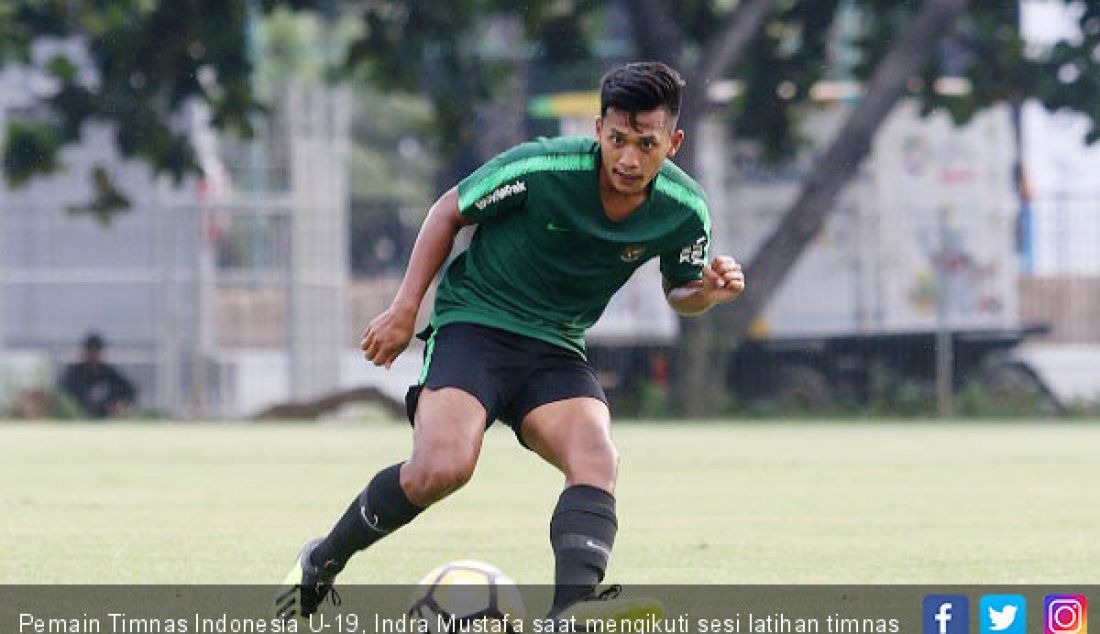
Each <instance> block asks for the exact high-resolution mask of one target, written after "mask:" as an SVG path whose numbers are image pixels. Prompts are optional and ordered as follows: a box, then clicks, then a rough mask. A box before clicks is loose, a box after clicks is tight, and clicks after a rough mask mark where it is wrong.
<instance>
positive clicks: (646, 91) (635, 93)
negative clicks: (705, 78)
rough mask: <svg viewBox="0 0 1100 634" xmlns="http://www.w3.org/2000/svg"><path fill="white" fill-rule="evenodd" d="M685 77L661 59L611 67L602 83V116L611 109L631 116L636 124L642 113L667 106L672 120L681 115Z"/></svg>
mask: <svg viewBox="0 0 1100 634" xmlns="http://www.w3.org/2000/svg"><path fill="white" fill-rule="evenodd" d="M683 87H684V79H683V77H681V76H680V73H678V72H676V71H675V70H674V69H673V68H671V67H670V66H667V65H665V64H662V63H661V62H633V63H630V64H624V65H623V66H619V67H616V68H613V69H611V70H610V71H609V72H608V73H607V74H606V75H604V76H603V81H601V82H600V116H601V117H603V116H606V115H607V110H608V108H614V109H616V110H621V111H623V112H625V113H627V114H628V115H630V123H631V125H634V123H635V119H636V117H637V115H638V113H639V112H649V111H650V110H656V109H657V108H661V107H664V108H667V109H668V112H669V114H671V115H672V120H673V121H675V120H676V119H677V118H678V117H679V116H680V106H681V104H682V101H683V90H682V89H683Z"/></svg>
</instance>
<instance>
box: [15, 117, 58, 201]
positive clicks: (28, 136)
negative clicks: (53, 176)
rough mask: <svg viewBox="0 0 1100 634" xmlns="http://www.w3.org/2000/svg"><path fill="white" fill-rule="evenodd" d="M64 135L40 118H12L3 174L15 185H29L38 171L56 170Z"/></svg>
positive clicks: (49, 171) (40, 172) (44, 172)
mask: <svg viewBox="0 0 1100 634" xmlns="http://www.w3.org/2000/svg"><path fill="white" fill-rule="evenodd" d="M60 148H61V136H60V135H59V134H58V132H57V130H56V129H55V128H54V127H53V126H51V125H49V124H48V123H44V122H41V121H18V120H17V121H12V122H11V123H9V124H8V129H7V142H6V143H5V144H4V174H5V176H6V177H7V182H8V184H9V185H11V186H12V187H20V186H22V185H24V184H26V183H27V182H28V181H29V180H30V179H31V178H32V177H34V176H35V175H36V174H50V173H53V172H56V171H57V170H58V169H59V167H60V165H59V164H58V161H57V152H58V150H59V149H60Z"/></svg>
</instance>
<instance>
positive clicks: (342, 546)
mask: <svg viewBox="0 0 1100 634" xmlns="http://www.w3.org/2000/svg"><path fill="white" fill-rule="evenodd" d="M423 510H424V509H422V508H420V507H419V506H416V505H415V504H413V503H412V502H410V501H409V498H408V496H406V495H405V491H404V490H403V489H402V488H401V465H400V464H395V465H393V466H390V467H386V468H385V469H383V470H381V471H379V472H378V474H377V475H375V476H374V479H373V480H371V481H370V484H368V485H367V488H366V489H363V492H362V493H360V494H359V497H357V498H356V499H354V500H352V502H351V506H349V507H348V510H347V511H345V512H344V516H343V517H341V518H340V520H339V521H338V522H336V526H333V527H332V532H330V533H329V534H328V537H326V538H325V540H324V541H323V542H321V543H320V544H318V545H317V548H315V549H314V550H313V553H312V554H311V555H310V562H312V563H313V565H315V566H322V567H324V568H327V569H329V570H331V571H334V572H339V571H340V570H343V568H344V564H346V563H347V562H348V559H351V556H352V555H354V554H355V553H356V552H358V551H360V550H363V549H364V548H366V547H368V546H370V545H371V544H373V543H374V542H376V541H378V540H380V539H382V538H383V537H385V536H386V535H389V534H390V533H392V532H393V531H395V530H397V529H398V528H401V527H402V526H404V525H405V524H408V523H409V522H411V521H412V520H413V518H415V517H416V516H417V515H419V514H420V512H421V511H423Z"/></svg>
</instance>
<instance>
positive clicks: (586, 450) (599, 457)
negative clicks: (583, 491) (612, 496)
mask: <svg viewBox="0 0 1100 634" xmlns="http://www.w3.org/2000/svg"><path fill="white" fill-rule="evenodd" d="M565 475H566V478H567V479H568V480H569V482H570V484H587V485H590V486H594V487H598V488H601V489H605V490H608V491H610V490H613V489H614V488H615V481H616V480H617V479H618V476H619V451H618V449H616V448H615V445H614V443H612V442H611V439H610V438H603V439H600V440H598V441H591V442H587V443H584V444H583V445H582V446H580V447H578V448H577V450H576V451H574V452H572V455H571V456H570V457H569V459H568V460H567V461H566V474H565Z"/></svg>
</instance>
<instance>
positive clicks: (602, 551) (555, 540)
mask: <svg viewBox="0 0 1100 634" xmlns="http://www.w3.org/2000/svg"><path fill="white" fill-rule="evenodd" d="M521 433H522V439H523V441H524V442H525V443H526V444H527V446H528V447H530V448H531V449H532V450H534V451H535V452H536V453H538V455H539V456H541V457H542V458H543V459H544V460H546V461H547V462H549V463H550V464H552V465H554V466H556V467H557V468H558V469H560V470H561V472H562V473H563V474H564V475H565V488H564V490H563V491H562V493H561V496H560V497H559V498H558V503H557V506H556V507H555V508H554V514H553V518H552V519H551V521H550V540H551V545H552V547H553V549H554V581H555V590H554V609H560V608H562V607H564V606H567V605H570V604H572V603H575V602H576V601H578V600H579V599H581V598H584V597H587V596H590V595H591V594H592V592H593V590H594V589H595V587H596V585H597V584H598V583H599V582H600V581H602V580H603V577H604V573H605V571H606V570H607V565H608V560H609V558H610V556H611V549H612V547H613V546H614V544H615V534H616V532H617V530H618V521H617V518H616V515H615V497H614V490H615V480H616V477H617V475H618V462H619V457H618V452H617V450H616V449H615V445H614V443H613V442H612V440H611V416H610V413H609V412H608V409H607V405H606V404H605V403H604V402H603V401H601V400H599V399H596V398H590V397H578V398H568V399H564V400H560V401H554V402H551V403H546V404H544V405H541V406H539V407H537V408H535V409H534V410H532V411H531V412H530V413H528V414H527V416H526V417H525V418H524V420H523V425H522V427H521Z"/></svg>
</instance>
